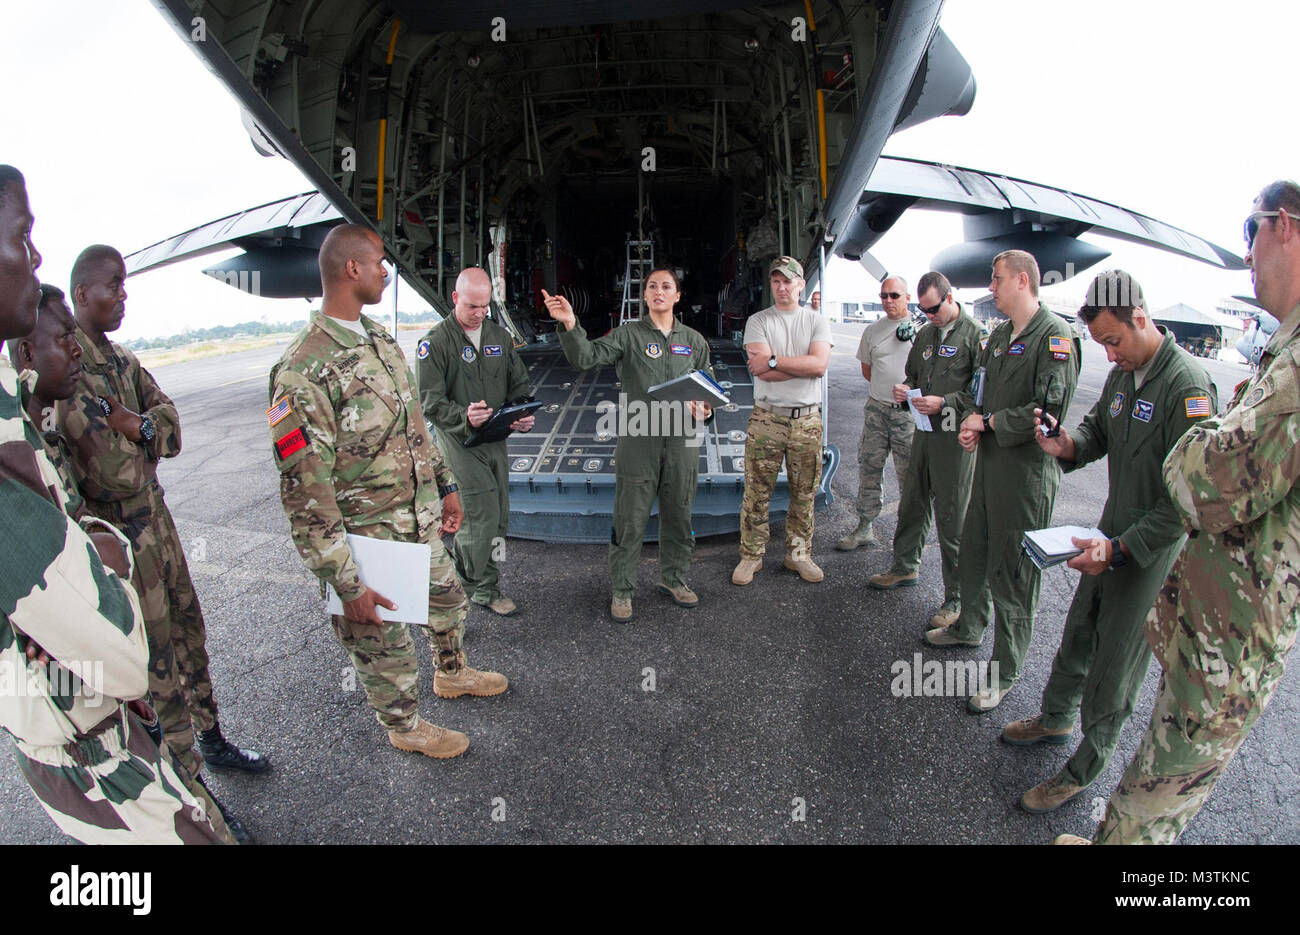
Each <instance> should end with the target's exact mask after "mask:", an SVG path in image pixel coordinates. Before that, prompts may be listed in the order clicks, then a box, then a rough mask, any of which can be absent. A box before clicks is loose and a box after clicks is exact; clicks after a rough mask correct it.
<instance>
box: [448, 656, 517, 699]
mask: <svg viewBox="0 0 1300 935" xmlns="http://www.w3.org/2000/svg"><path fill="white" fill-rule="evenodd" d="M456 661H457V662H458V663H460V665H459V667H458V668H457V669H456V671H455V672H449V671H447V670H444V669H441V668H440V669H438V671H437V672H435V673H434V675H433V693H434V694H435V695H437V696H438V697H439V698H459V697H460V696H461V695H475V696H477V697H479V698H487V697H490V696H492V695H499V694H501V693H502V692H503V691H505V690H506V689H507V688H509V687H510V682H509V681H508V680H507V679H506V677H505V676H504V675H502V674H501V673H500V672H480V671H479V670H478V669H471V668H470V667H469V666H468V665H466V664H465V654H464V653H457V654H456Z"/></svg>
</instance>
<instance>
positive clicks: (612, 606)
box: [609, 597, 632, 623]
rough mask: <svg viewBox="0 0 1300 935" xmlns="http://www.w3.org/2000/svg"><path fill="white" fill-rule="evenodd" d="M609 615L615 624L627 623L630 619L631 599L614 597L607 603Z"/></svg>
mask: <svg viewBox="0 0 1300 935" xmlns="http://www.w3.org/2000/svg"><path fill="white" fill-rule="evenodd" d="M609 615H610V616H611V617H613V618H614V622H615V623H627V622H628V621H629V620H631V619H632V598H630V597H615V598H612V599H611V600H610V602H609Z"/></svg>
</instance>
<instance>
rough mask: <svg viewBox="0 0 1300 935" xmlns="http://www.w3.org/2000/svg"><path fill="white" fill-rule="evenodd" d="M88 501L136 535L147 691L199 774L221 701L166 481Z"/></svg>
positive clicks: (176, 747)
mask: <svg viewBox="0 0 1300 935" xmlns="http://www.w3.org/2000/svg"><path fill="white" fill-rule="evenodd" d="M86 506H87V507H88V509H89V510H90V512H92V513H94V514H95V515H96V516H99V517H101V518H102V519H105V520H108V521H109V522H110V523H112V524H113V525H114V526H116V527H117V528H118V529H121V530H122V532H124V533H126V535H127V537H128V538H129V539H130V540H131V546H132V551H133V552H134V553H135V574H134V575H133V576H132V578H131V583H132V585H133V586H134V587H135V590H136V593H137V594H139V595H140V609H141V611H142V612H143V614H144V622H145V630H146V631H147V632H148V634H149V695H150V697H151V698H152V700H153V706H154V708H155V709H156V710H157V712H158V719H159V721H160V722H161V724H162V729H163V736H164V737H165V738H166V742H167V746H168V747H170V748H171V751H172V753H173V754H175V756H176V759H177V760H178V761H180V763H181V764H182V765H183V766H184V767H185V768H186V770H188V771H189V773H190V774H191V775H193V776H198V775H199V773H200V772H201V770H202V766H203V761H202V760H201V759H200V758H199V755H198V753H197V751H195V749H194V731H195V730H196V729H197V730H200V731H204V730H211V729H212V728H213V727H215V726H216V724H217V700H216V698H215V697H214V696H213V693H212V677H211V676H210V674H209V672H208V648H207V638H208V635H207V629H206V627H205V625H204V622H203V610H202V609H201V608H200V607H199V598H198V594H196V593H195V591H194V582H193V580H192V579H191V578H190V568H189V565H188V563H187V562H186V561H185V552H184V550H183V549H182V547H181V538H180V534H179V533H178V532H177V531H176V524H175V523H174V522H173V521H172V514H171V511H170V510H168V509H167V504H166V503H165V502H164V501H163V492H162V488H161V487H159V486H158V484H157V483H156V482H152V483H150V484H149V486H148V487H147V488H146V489H145V490H144V491H142V492H141V493H140V494H138V495H136V496H134V497H131V498H130V499H127V500H121V501H117V502H113V503H102V502H98V501H95V500H90V499H87V500H86Z"/></svg>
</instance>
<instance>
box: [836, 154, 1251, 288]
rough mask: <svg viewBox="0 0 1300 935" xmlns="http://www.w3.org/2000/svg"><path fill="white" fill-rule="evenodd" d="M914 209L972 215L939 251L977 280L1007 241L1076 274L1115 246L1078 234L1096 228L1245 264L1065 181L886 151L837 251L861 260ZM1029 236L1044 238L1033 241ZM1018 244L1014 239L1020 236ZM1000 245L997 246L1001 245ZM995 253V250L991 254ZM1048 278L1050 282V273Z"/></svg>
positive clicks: (943, 262) (1230, 264)
mask: <svg viewBox="0 0 1300 935" xmlns="http://www.w3.org/2000/svg"><path fill="white" fill-rule="evenodd" d="M909 208H929V209H931V210H940V211H956V212H959V213H961V214H962V215H964V218H963V227H964V230H965V234H966V243H965V244H962V245H959V246H957V247H953V248H949V249H948V250H946V251H944V252H943V253H941V254H940V255H939V256H938V257H936V258H935V261H934V266H935V268H936V269H940V270H943V271H944V272H946V273H947V272H948V271H949V270H950V269H951V270H955V271H956V272H957V275H956V276H955V277H954V276H953V275H952V274H951V273H950V274H949V278H950V279H953V282H954V283H957V282H958V280H959V279H966V278H969V277H967V276H963V275H962V273H963V272H965V268H966V267H967V266H973V267H975V270H974V272H975V277H974V278H975V280H976V282H975V283H974V284H979V282H981V281H983V280H987V278H988V276H987V271H988V261H989V260H991V258H992V256H993V255H994V254H995V253H996V252H998V250H1000V249H1004V248H1005V246H1007V245H1019V246H1023V247H1024V248H1025V249H1029V250H1031V251H1034V252H1035V253H1036V255H1038V253H1039V252H1040V251H1041V253H1042V254H1043V255H1040V256H1039V260H1040V263H1041V265H1042V266H1043V268H1044V270H1045V271H1046V270H1066V269H1067V268H1068V269H1069V270H1070V271H1071V272H1070V273H1069V274H1067V275H1062V276H1061V277H1060V278H1061V279H1065V278H1069V275H1072V273H1073V272H1074V271H1077V270H1079V269H1084V268H1086V267H1088V266H1091V265H1092V264H1093V263H1095V262H1098V261H1099V260H1101V259H1104V258H1105V257H1106V256H1108V255H1109V253H1108V252H1107V251H1105V250H1102V249H1101V248H1099V247H1096V246H1094V245H1091V244H1084V243H1081V242H1079V241H1076V240H1074V238H1076V237H1078V236H1079V235H1080V234H1084V233H1087V232H1089V231H1092V232H1095V233H1099V234H1105V235H1107V236H1110V237H1118V238H1119V239H1121V240H1126V241H1129V242H1131V243H1137V244H1142V245H1144V246H1148V247H1156V248H1158V249H1161V250H1166V251H1168V252H1170V253H1176V254H1178V255H1180V256H1184V257H1187V258H1189V259H1193V260H1198V261H1200V262H1202V263H1207V264H1209V265H1211V266H1217V267H1219V268H1220V269H1225V270H1240V269H1245V268H1246V266H1245V263H1244V262H1243V261H1242V259H1241V258H1240V257H1238V256H1237V255H1236V254H1234V253H1232V252H1231V251H1230V250H1226V249H1224V248H1223V247H1220V246H1218V245H1216V244H1214V243H1211V242H1210V241H1209V240H1206V239H1205V238H1203V237H1199V236H1197V235H1196V234H1193V233H1190V232H1189V231H1185V230H1182V229H1181V228H1178V227H1174V226H1173V225H1170V224H1166V223H1164V222H1163V221H1159V220H1156V219H1155V218H1152V217H1148V216H1147V215H1145V214H1140V213H1138V212H1136V211H1132V210H1130V209H1128V208H1122V207H1120V206H1119V205H1114V204H1111V203H1110V202H1106V201H1101V200H1100V199H1097V198H1091V197H1088V196H1087V195H1080V194H1077V193H1076V192H1071V191H1067V190H1065V189H1063V188H1055V187H1052V186H1050V185H1044V184H1041V183H1038V182H1029V181H1025V180H1024V179H1017V178H1012V177H1010V176H1006V175H998V174H995V173H991V172H983V171H980V170H977V169H966V168H961V167H958V166H951V165H944V164H942V163H937V162H926V161H923V160H918V159H899V158H896V157H892V156H881V157H880V159H879V160H878V161H877V162H876V165H875V167H874V169H873V170H872V173H871V176H870V177H869V179H868V180H867V184H866V186H865V189H864V191H863V193H862V197H861V198H860V199H859V201H858V205H857V215H856V217H855V218H854V219H853V221H852V222H851V223H850V224H849V227H848V230H847V231H846V234H845V237H844V238H843V239H842V241H841V243H839V244H837V250H836V252H837V253H839V254H841V255H843V256H847V257H849V258H850V259H857V258H859V257H861V256H862V255H864V254H867V251H868V250H869V249H870V247H871V246H872V245H873V244H874V243H875V242H876V241H878V240H879V239H880V238H881V237H883V236H884V234H885V232H886V231H888V230H889V228H890V227H892V226H893V224H894V222H895V221H897V220H898V218H899V217H900V216H901V215H902V213H903V212H904V211H906V210H908V209H909ZM1026 237H1028V238H1029V240H1030V241H1037V243H1038V250H1035V246H1033V245H1028V246H1027V245H1026V240H1025V239H1026ZM1013 239H1014V240H1016V241H1017V243H1016V244H1012V243H1011V241H1012V240H1013ZM994 248H997V249H994ZM986 254H987V256H986ZM1044 281H1045V282H1046V281H1047V277H1046V275H1044Z"/></svg>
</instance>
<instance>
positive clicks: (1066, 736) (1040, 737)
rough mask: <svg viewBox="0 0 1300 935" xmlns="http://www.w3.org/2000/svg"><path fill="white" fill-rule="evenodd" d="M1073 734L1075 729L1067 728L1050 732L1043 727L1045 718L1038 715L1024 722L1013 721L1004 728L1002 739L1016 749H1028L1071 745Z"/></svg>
mask: <svg viewBox="0 0 1300 935" xmlns="http://www.w3.org/2000/svg"><path fill="white" fill-rule="evenodd" d="M1072 733H1074V728H1073V727H1067V728H1066V729H1065V730H1048V729H1047V728H1046V727H1044V726H1043V716H1042V715H1041V714H1038V715H1035V716H1034V717H1027V718H1025V719H1024V720H1023V721H1012V722H1011V723H1010V724H1008V725H1007V726H1006V727H1004V728H1002V739H1003V740H1005V741H1006V742H1007V743H1009V744H1011V745H1012V746H1016V747H1028V746H1031V745H1033V744H1036V743H1050V744H1056V745H1060V744H1063V743H1069V741H1070V735H1071V734H1072Z"/></svg>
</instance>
